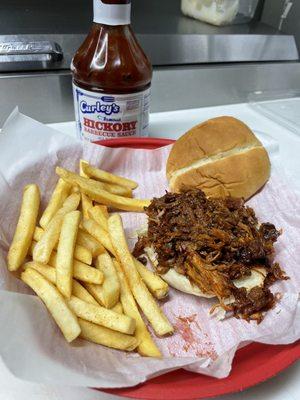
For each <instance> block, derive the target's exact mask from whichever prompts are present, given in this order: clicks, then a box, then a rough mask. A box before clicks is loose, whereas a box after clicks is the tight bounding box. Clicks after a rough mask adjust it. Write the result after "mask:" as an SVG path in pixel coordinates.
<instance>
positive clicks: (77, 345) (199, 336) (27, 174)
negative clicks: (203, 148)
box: [0, 110, 300, 388]
mask: <svg viewBox="0 0 300 400" xmlns="http://www.w3.org/2000/svg"><path fill="white" fill-rule="evenodd" d="M260 139H261V140H263V142H264V144H265V145H266V147H267V148H268V150H269V153H270V155H271V160H272V177H271V179H270V180H269V182H268V183H267V184H266V186H265V187H264V189H263V190H262V191H261V192H260V193H258V194H257V195H256V196H254V197H253V198H252V199H251V200H250V201H249V205H251V206H253V207H254V209H255V211H256V214H257V215H258V217H259V219H260V220H261V221H270V222H273V223H275V224H276V226H277V227H278V228H282V229H283V235H282V236H281V237H280V238H279V240H278V243H277V244H276V261H278V262H279V263H280V264H281V265H282V267H283V268H284V269H285V271H286V272H287V274H288V275H289V276H290V278H291V279H290V280H288V281H284V282H280V283H276V284H275V285H273V287H272V291H273V292H274V293H275V292H280V293H281V294H282V296H283V297H282V299H281V301H280V303H279V304H278V305H277V306H276V307H275V309H273V310H271V311H269V312H268V313H267V315H266V317H265V319H264V320H263V322H262V323H261V324H260V325H257V324H256V323H254V322H252V323H247V322H246V321H243V320H237V319H234V318H227V319H225V320H224V321H221V322H220V321H217V319H216V318H212V317H210V316H209V314H208V312H209V310H210V308H211V306H212V304H214V302H215V301H214V300H213V299H201V298H197V297H193V296H190V295H186V294H183V293H180V292H178V291H176V290H173V289H171V291H170V295H169V298H168V299H167V300H166V301H164V302H161V306H162V308H163V310H164V312H165V314H166V315H167V316H168V318H169V319H170V320H171V322H172V323H173V324H174V326H175V328H176V333H175V334H174V335H173V336H172V337H168V338H155V340H156V342H157V344H158V346H159V348H160V349H161V351H162V353H163V355H164V358H163V359H162V360H156V359H149V358H144V357H140V356H139V355H138V354H135V353H129V354H128V353H124V352H120V351H116V350H111V349H108V348H105V347H102V346H98V345H94V344H92V343H88V342H85V341H82V340H80V339H78V340H76V341H75V342H74V343H73V344H71V345H70V344H68V343H66V341H65V340H64V338H63V336H62V335H61V333H60V331H59V329H58V328H57V326H56V325H55V323H54V321H53V320H52V319H51V318H50V317H49V315H48V312H47V310H46V309H45V307H44V305H43V304H42V302H41V301H40V300H39V299H38V298H37V297H36V296H32V295H28V294H31V293H32V292H31V291H30V290H29V289H28V288H26V287H25V285H24V284H23V283H22V282H20V281H19V280H18V279H17V278H15V277H14V276H13V275H12V274H9V273H8V272H7V270H6V263H5V257H6V254H7V249H8V243H9V242H10V241H11V238H12V235H13V232H14V228H15V224H16V220H17V215H18V210H19V206H20V201H21V195H22V190H23V186H24V185H26V184H28V183H37V184H38V185H39V186H40V189H41V193H42V194H43V199H42V200H43V201H42V205H43V206H45V204H46V202H47V201H48V199H49V196H50V194H51V191H52V190H53V187H54V185H55V183H56V180H57V177H56V176H55V173H54V168H55V166H56V165H60V166H63V167H66V168H69V169H71V170H76V171H77V170H78V161H79V159H80V158H84V159H86V160H88V161H89V162H90V163H91V164H93V165H95V166H99V167H101V168H103V169H106V170H108V171H111V172H114V173H117V174H120V175H124V176H126V177H128V178H132V179H134V180H136V181H138V182H139V188H138V189H137V190H136V194H135V196H136V197H140V198H150V197H153V196H161V195H163V194H164V193H165V190H166V188H167V181H166V177H165V164H166V158H167V156H168V153H169V151H170V146H168V147H164V148H162V149H158V150H151V151H150V150H135V149H111V148H106V147H100V146H97V145H92V144H85V145H82V143H81V142H78V141H75V140H74V139H72V138H70V137H68V136H65V135H63V134H61V133H59V132H57V131H55V130H53V129H51V128H49V127H47V126H45V125H43V124H41V123H39V122H37V121H34V120H33V119H31V118H29V117H27V116H25V115H22V114H21V113H19V112H18V110H15V111H14V112H13V113H12V114H11V115H10V117H9V118H8V120H7V122H6V123H5V125H4V127H3V134H2V135H0V149H1V157H0V289H2V290H0V326H1V329H0V355H1V357H2V359H3V360H4V362H5V364H6V366H7V367H8V368H9V369H10V371H11V372H12V373H13V374H14V375H16V376H17V377H19V378H23V379H27V380H31V381H36V382H41V383H51V384H63V385H75V386H91V387H102V388H113V387H126V386H133V385H136V384H138V383H141V382H144V381H145V380H146V379H149V378H151V377H154V376H157V375H160V374H163V373H165V372H167V371H171V370H174V369H176V368H180V367H184V368H185V369H188V370H191V371H195V372H199V373H203V374H206V375H210V376H214V377H218V378H222V377H226V376H227V375H228V374H229V373H230V369H231V364H232V359H233V357H234V354H235V351H236V350H237V349H238V348H239V347H241V346H243V345H244V344H246V343H249V342H251V341H256V342H261V343H270V344H287V343H291V342H294V341H295V340H297V339H298V338H299V336H300V318H299V316H300V315H299V314H300V311H299V310H300V307H299V302H298V293H299V287H300V274H299V273H298V269H299V266H298V262H299V259H300V257H299V256H300V247H299V241H300V229H299V228H300V207H299V198H297V196H296V195H295V193H294V192H293V191H292V190H291V187H290V185H289V184H288V183H287V182H286V179H285V177H284V175H283V172H282V169H281V167H280V164H279V163H278V157H277V155H278V147H277V145H276V143H274V142H273V141H272V140H270V138H268V137H267V136H260ZM122 217H123V221H124V225H125V228H126V233H127V234H128V237H129V236H130V235H131V234H132V232H133V231H134V230H135V229H138V228H139V227H140V226H141V225H142V224H145V221H146V218H145V216H144V215H143V214H137V213H122ZM129 241H130V244H131V245H133V242H134V240H133V239H132V238H131V239H129Z"/></svg>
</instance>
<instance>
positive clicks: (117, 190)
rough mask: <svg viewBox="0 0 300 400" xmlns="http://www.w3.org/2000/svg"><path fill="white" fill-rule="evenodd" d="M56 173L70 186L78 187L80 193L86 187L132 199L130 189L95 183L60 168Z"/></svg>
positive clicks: (57, 168) (92, 180) (93, 180)
mask: <svg viewBox="0 0 300 400" xmlns="http://www.w3.org/2000/svg"><path fill="white" fill-rule="evenodd" d="M56 173H57V174H58V175H59V176H60V177H61V178H62V179H64V180H65V181H66V182H68V183H69V184H71V185H72V186H79V187H80V189H81V191H83V190H82V186H84V185H88V186H90V187H92V188H95V189H99V190H105V191H107V192H109V193H112V194H115V195H118V196H124V197H132V191H131V189H128V188H126V187H124V186H119V185H115V184H112V183H102V182H99V181H96V180H95V179H90V178H84V177H83V176H80V175H77V174H75V173H74V172H71V171H68V170H67V169H64V168H60V167H56Z"/></svg>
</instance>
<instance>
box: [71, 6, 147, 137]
mask: <svg viewBox="0 0 300 400" xmlns="http://www.w3.org/2000/svg"><path fill="white" fill-rule="evenodd" d="M130 9H131V0H94V22H93V25H92V28H91V30H90V32H89V34H88V36H87V37H86V39H85V41H84V42H83V44H82V45H81V47H80V48H79V49H78V51H77V52H76V54H75V56H74V58H73V61H72V65H71V69H72V72H73V94H74V105H75V116H76V122H77V129H78V134H79V136H80V138H82V139H86V140H88V141H90V142H94V141H97V140H101V139H111V138H117V137H126V136H130V137H131V136H147V134H148V132H147V130H148V124H149V106H150V85H151V78H152V67H151V64H150V61H149V60H148V58H147V56H146V55H145V53H144V52H143V50H142V48H141V47H140V45H139V43H138V41H137V39H136V37H135V35H134V33H133V31H132V28H131V26H130V11H131V10H130Z"/></svg>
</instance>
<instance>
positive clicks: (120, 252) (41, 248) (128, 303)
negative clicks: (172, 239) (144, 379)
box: [7, 160, 173, 357]
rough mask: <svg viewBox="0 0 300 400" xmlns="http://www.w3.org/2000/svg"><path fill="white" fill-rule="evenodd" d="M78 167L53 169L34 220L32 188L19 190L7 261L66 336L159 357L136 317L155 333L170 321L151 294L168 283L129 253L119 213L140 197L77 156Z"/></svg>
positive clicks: (140, 204) (129, 184)
mask: <svg viewBox="0 0 300 400" xmlns="http://www.w3.org/2000/svg"><path fill="white" fill-rule="evenodd" d="M79 169H80V173H79V174H76V173H73V172H70V171H67V170H66V169H63V168H60V167H57V168H56V173H57V175H58V176H59V179H58V182H57V185H56V187H55V189H54V191H53V193H52V196H51V198H50V201H49V203H48V205H47V207H46V209H45V210H44V212H43V213H42V216H41V218H40V219H39V225H37V220H38V216H39V209H40V191H39V188H38V186H37V185H35V184H30V185H27V186H26V187H25V188H24V192H23V200H22V205H21V210H20V216H19V220H18V223H17V227H16V230H15V234H14V237H13V241H12V243H11V246H10V249H9V252H8V256H7V264H8V269H9V270H10V271H17V270H18V271H21V274H20V277H21V279H22V281H23V282H25V283H26V284H27V285H28V286H30V287H31V289H32V290H33V291H34V292H35V293H36V294H37V295H38V296H39V298H40V299H41V300H42V301H43V302H44V304H45V305H46V307H47V309H48V310H49V312H50V314H51V315H52V317H53V318H54V320H55V321H56V323H57V325H58V326H59V328H60V329H61V331H62V333H63V335H64V337H65V338H66V340H67V341H68V342H72V341H73V340H74V339H76V338H77V337H81V338H83V339H86V340H88V341H91V342H94V343H97V344H100V345H104V346H108V347H111V348H115V349H119V350H125V351H132V350H135V349H136V350H137V351H138V352H139V353H140V354H141V355H143V356H149V357H161V352H160V350H159V348H158V347H157V345H156V344H155V342H154V340H153V339H152V337H151V335H150V333H149V331H148V328H147V326H146V324H145V322H144V320H143V318H142V316H141V312H143V314H144V316H145V317H146V319H147V320H148V322H149V323H150V325H151V326H152V328H153V330H154V332H155V334H156V335H158V336H164V335H170V334H172V333H173V327H172V325H171V324H170V322H169V321H168V319H167V318H166V316H165V315H164V314H163V312H162V310H161V309H160V307H159V305H158V303H157V301H156V300H155V299H158V300H159V299H162V298H164V297H165V296H166V295H167V294H168V289H169V288H168V285H167V283H166V282H164V281H163V280H162V279H161V278H160V277H159V276H158V275H157V274H155V273H154V272H152V271H150V270H149V269H147V267H145V266H144V265H143V264H142V263H141V262H140V261H138V260H137V259H135V258H134V257H133V256H132V255H131V253H130V251H129V249H128V245H127V242H126V237H125V233H124V229H123V225H122V219H121V217H120V215H119V214H117V213H111V214H109V212H108V210H109V209H113V210H115V209H120V210H126V211H136V212H138V211H140V212H141V211H143V210H144V207H145V206H147V205H148V204H149V201H148V200H139V199H134V198H132V191H133V190H134V189H135V188H136V187H137V186H138V185H137V183H136V182H134V181H132V180H129V179H126V178H123V177H120V176H117V175H113V174H111V173H108V172H106V171H103V170H100V169H97V168H94V167H92V166H91V165H89V164H88V163H87V162H86V161H83V160H81V161H80V168H79Z"/></svg>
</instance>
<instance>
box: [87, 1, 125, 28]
mask: <svg viewBox="0 0 300 400" xmlns="http://www.w3.org/2000/svg"><path fill="white" fill-rule="evenodd" d="M130 14H131V0H94V22H96V23H98V24H105V25H114V26H115V25H128V24H130Z"/></svg>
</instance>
